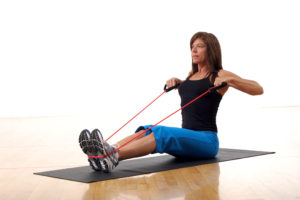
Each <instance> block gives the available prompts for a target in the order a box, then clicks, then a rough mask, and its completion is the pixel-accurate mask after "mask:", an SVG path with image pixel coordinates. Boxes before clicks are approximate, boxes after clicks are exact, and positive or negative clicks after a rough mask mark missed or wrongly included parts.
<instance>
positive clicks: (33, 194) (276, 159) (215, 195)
mask: <svg viewBox="0 0 300 200" xmlns="http://www.w3.org/2000/svg"><path fill="white" fill-rule="evenodd" d="M226 112H228V111H226ZM230 112H231V114H230V116H231V117H230V119H229V118H228V117H227V118H225V117H224V116H223V115H220V116H219V117H218V120H219V123H218V124H219V137H220V141H221V142H220V146H221V147H224V148H240V149H252V150H262V151H276V154H272V155H266V156H259V157H253V158H246V159H241V160H235V161H228V162H222V163H217V164H209V165H201V166H196V167H189V168H183V169H177V170H171V171H165V172H159V173H153V174H147V175H141V176H136V177H131V178H122V179H115V180H109V181H103V182H96V183H92V184H85V183H78V182H72V181H67V180H60V179H55V178H49V177H43V176H38V175H33V173H34V172H40V171H48V170H54V169H63V168H67V167H75V166H83V165H87V161H86V156H84V154H83V153H82V152H81V149H80V148H79V146H78V141H77V137H78V134H79V132H80V131H81V130H82V129H83V128H88V127H91V129H92V128H96V127H97V124H98V125H99V122H100V121H101V117H97V116H66V117H41V118H9V119H8V118H2V119H0V136H1V140H0V181H1V182H0V199H1V200H10V199H16V200H20V199H21V200H22V199H30V200H33V199H39V200H40V199H43V200H47V199H51V200H53V199H72V200H74V199H122V200H123V199H143V200H144V199H176V200H177V199H228V200H234V199H244V200H258V199H260V200H262V199H272V200H273V199H300V123H299V122H300V107H286V108H261V109H256V110H250V111H247V112H245V111H240V110H233V111H230ZM227 114H228V113H227ZM108 126H112V125H111V124H106V127H108ZM99 128H100V127H99ZM107 136H108V135H107Z"/></svg>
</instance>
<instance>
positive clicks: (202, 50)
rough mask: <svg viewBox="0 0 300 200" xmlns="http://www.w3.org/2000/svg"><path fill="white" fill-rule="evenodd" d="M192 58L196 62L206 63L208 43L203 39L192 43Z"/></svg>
mask: <svg viewBox="0 0 300 200" xmlns="http://www.w3.org/2000/svg"><path fill="white" fill-rule="evenodd" d="M191 53H192V59H193V63H194V64H205V62H206V60H205V58H206V45H205V43H204V42H203V40H202V39H200V38H198V39H196V40H195V41H194V43H193V44H192V49H191Z"/></svg>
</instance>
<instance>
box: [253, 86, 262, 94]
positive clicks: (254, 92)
mask: <svg viewBox="0 0 300 200" xmlns="http://www.w3.org/2000/svg"><path fill="white" fill-rule="evenodd" d="M263 93H264V88H263V87H261V86H259V87H258V88H256V90H255V91H253V92H252V94H251V95H262V94H263Z"/></svg>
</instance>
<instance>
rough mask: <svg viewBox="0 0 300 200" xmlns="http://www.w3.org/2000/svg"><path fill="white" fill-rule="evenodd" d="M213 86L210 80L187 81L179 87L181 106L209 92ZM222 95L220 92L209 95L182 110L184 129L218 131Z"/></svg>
mask: <svg viewBox="0 0 300 200" xmlns="http://www.w3.org/2000/svg"><path fill="white" fill-rule="evenodd" d="M212 86H213V84H212V83H211V82H210V80H209V78H204V79H201V80H189V79H186V80H185V81H184V82H182V83H181V84H180V86H179V89H178V91H179V95H180V97H181V106H184V105H185V104H187V103H188V102H190V101H191V100H193V99H194V98H196V97H198V96H199V95H201V94H202V93H203V92H205V91H207V90H208V88H210V87H212ZM221 99H222V95H221V94H220V93H218V92H211V93H207V94H206V95H204V96H203V97H201V98H200V99H198V100H196V101H194V102H193V103H192V104H190V105H189V106H187V107H185V108H184V109H182V110H181V114H182V128H187V129H191V130H197V131H216V132H217V124H216V116H217V112H218V107H219V104H220V101H221Z"/></svg>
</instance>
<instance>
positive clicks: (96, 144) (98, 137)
mask: <svg viewBox="0 0 300 200" xmlns="http://www.w3.org/2000/svg"><path fill="white" fill-rule="evenodd" d="M90 141H91V142H92V146H93V147H92V149H93V150H94V151H95V152H96V153H97V154H98V155H101V156H103V155H104V156H105V155H108V154H109V153H111V152H112V151H114V150H115V149H116V148H115V147H114V146H111V145H109V144H108V143H107V142H106V141H104V140H103V137H102V134H101V132H100V131H99V130H98V129H95V130H93V131H92V133H91V139H90ZM118 158H119V154H118V152H117V151H115V152H114V153H112V154H110V155H109V156H107V157H105V158H101V159H100V165H101V167H102V170H103V172H111V171H112V170H113V169H114V168H115V167H116V166H117V165H118V164H119V160H118Z"/></svg>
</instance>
